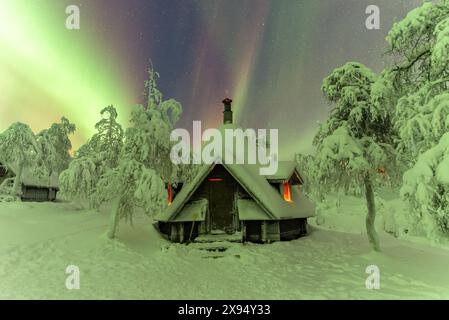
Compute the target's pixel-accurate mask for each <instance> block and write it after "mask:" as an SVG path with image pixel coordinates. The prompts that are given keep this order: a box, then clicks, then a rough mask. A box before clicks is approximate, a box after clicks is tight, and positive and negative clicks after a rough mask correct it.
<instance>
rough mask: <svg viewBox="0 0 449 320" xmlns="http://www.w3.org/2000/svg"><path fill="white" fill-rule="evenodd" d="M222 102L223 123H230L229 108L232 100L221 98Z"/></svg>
mask: <svg viewBox="0 0 449 320" xmlns="http://www.w3.org/2000/svg"><path fill="white" fill-rule="evenodd" d="M222 103H223V104H224V111H223V123H224V124H227V123H232V110H231V103H232V100H231V99H229V98H225V99H223V101H222Z"/></svg>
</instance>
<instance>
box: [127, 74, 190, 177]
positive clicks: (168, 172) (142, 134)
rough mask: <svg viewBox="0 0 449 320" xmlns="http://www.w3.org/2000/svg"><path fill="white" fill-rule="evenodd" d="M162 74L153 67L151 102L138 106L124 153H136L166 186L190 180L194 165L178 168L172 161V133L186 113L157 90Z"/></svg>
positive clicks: (148, 88) (149, 82) (147, 85)
mask: <svg viewBox="0 0 449 320" xmlns="http://www.w3.org/2000/svg"><path fill="white" fill-rule="evenodd" d="M158 78H159V74H158V73H157V72H156V71H155V70H154V69H153V68H152V67H150V68H149V70H148V80H147V81H146V82H145V88H146V98H147V103H146V105H145V106H143V105H137V106H136V107H135V108H134V110H133V111H132V114H131V125H132V126H131V127H130V128H128V129H127V131H126V139H127V141H128V142H127V143H126V144H125V146H124V149H123V153H124V154H134V155H135V159H136V161H138V162H140V163H142V164H144V165H145V166H146V167H147V168H151V169H153V170H155V171H156V172H157V173H158V174H159V175H160V176H161V178H162V180H163V181H164V182H165V183H177V182H180V181H179V180H181V181H183V180H188V178H189V177H190V176H191V175H192V171H193V168H191V166H185V167H183V168H180V166H183V165H179V166H178V165H175V164H173V163H172V162H171V160H170V151H171V148H172V146H173V144H174V143H173V142H171V141H170V133H171V131H172V130H173V129H174V128H175V125H176V123H177V122H178V120H179V118H180V117H181V114H182V106H181V104H180V103H179V102H177V101H176V100H174V99H168V100H164V99H163V95H162V93H161V92H160V91H159V89H158V87H157V79H158Z"/></svg>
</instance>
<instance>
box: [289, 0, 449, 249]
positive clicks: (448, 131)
mask: <svg viewBox="0 0 449 320" xmlns="http://www.w3.org/2000/svg"><path fill="white" fill-rule="evenodd" d="M386 41H387V54H386V55H385V63H386V65H387V66H388V67H387V68H385V69H384V70H383V71H382V72H380V73H379V74H376V73H374V72H373V71H372V70H370V69H369V68H368V67H366V66H364V65H362V64H360V63H357V62H348V63H346V64H345V65H344V66H342V67H339V68H337V69H335V70H334V71H332V73H331V74H330V75H329V76H328V77H327V78H325V79H324V81H323V85H322V92H323V94H324V97H325V98H326V100H327V101H328V102H329V103H330V104H331V106H332V109H331V112H330V116H329V119H328V120H327V121H326V122H325V123H323V124H321V126H320V129H319V132H318V133H317V134H316V136H315V139H314V146H315V151H316V152H315V153H314V154H312V155H307V156H306V155H298V157H297V160H298V162H299V165H300V166H301V167H302V168H303V170H302V171H303V172H304V174H305V175H306V176H307V180H308V183H309V185H308V186H307V192H308V194H309V196H310V197H312V198H313V199H314V200H315V201H317V202H321V201H323V198H324V197H325V194H326V193H328V192H338V193H346V194H353V195H354V194H358V195H360V194H363V195H364V196H365V198H366V206H367V216H366V228H367V233H368V238H369V241H370V243H371V244H372V246H373V248H374V249H375V250H380V244H379V241H378V238H377V234H376V230H375V228H374V219H375V216H376V201H375V198H376V196H375V194H376V193H377V190H379V188H381V187H382V186H388V187H390V188H392V189H394V190H397V191H399V192H400V195H401V197H402V200H403V201H404V202H405V203H406V204H407V206H408V210H407V211H406V212H407V214H406V217H405V221H406V224H407V226H403V227H404V229H405V230H407V232H409V233H411V234H415V235H421V236H427V237H429V238H433V237H435V236H440V235H443V236H446V237H447V235H448V234H449V93H448V86H449V65H448V64H449V1H443V2H441V3H438V4H435V3H430V2H425V3H424V4H423V5H422V6H421V7H418V8H416V9H414V10H412V11H411V12H410V13H409V14H408V15H407V16H406V17H405V18H404V19H403V20H402V21H400V22H397V23H395V24H394V25H393V27H392V29H391V30H390V32H389V33H388V36H387V38H386Z"/></svg>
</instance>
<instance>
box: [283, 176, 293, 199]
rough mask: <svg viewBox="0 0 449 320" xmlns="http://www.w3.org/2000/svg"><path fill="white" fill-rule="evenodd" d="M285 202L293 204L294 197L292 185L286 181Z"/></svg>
mask: <svg viewBox="0 0 449 320" xmlns="http://www.w3.org/2000/svg"><path fill="white" fill-rule="evenodd" d="M283 186H284V188H283V189H284V200H285V201H287V202H292V195H291V193H290V183H289V182H288V181H285V182H284V184H283Z"/></svg>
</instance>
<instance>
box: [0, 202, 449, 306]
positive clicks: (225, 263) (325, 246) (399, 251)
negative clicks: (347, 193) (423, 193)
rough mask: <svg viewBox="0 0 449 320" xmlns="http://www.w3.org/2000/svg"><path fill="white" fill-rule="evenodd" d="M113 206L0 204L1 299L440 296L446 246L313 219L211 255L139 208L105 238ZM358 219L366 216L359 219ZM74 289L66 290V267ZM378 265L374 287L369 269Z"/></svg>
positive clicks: (448, 283)
mask: <svg viewBox="0 0 449 320" xmlns="http://www.w3.org/2000/svg"><path fill="white" fill-rule="evenodd" d="M109 214H110V210H109V209H108V208H105V209H104V210H103V211H102V212H101V213H96V212H94V211H88V210H78V209H74V208H73V207H71V206H67V204H66V203H21V202H17V203H1V204H0V299H307V298H309V299H396V298H399V299H414V298H415V299H416V298H424V299H441V298H446V299H447V298H449V275H448V274H447V272H446V271H447V266H448V265H449V251H447V250H443V249H441V248H435V247H430V246H428V245H424V244H416V243H412V242H408V241H404V240H398V239H396V238H394V237H392V236H390V235H388V234H385V233H382V234H381V244H382V249H383V252H382V253H371V250H370V247H369V244H368V241H367V240H366V235H365V234H362V233H360V234H356V233H349V232H337V231H332V230H326V229H322V228H317V227H313V226H311V228H310V235H308V236H307V237H303V238H301V239H298V240H295V241H290V242H276V243H273V244H267V245H256V244H231V245H230V246H229V248H228V249H227V250H226V251H224V252H223V253H222V254H220V255H217V256H219V257H217V258H213V257H212V258H211V257H209V258H205V256H204V252H202V251H201V250H199V249H198V248H196V247H195V246H192V245H181V244H172V243H170V242H168V241H166V240H165V239H163V238H162V237H161V235H160V234H159V233H158V232H157V230H156V229H155V228H154V227H153V225H152V221H150V220H149V219H148V218H146V217H145V216H144V215H143V214H142V215H139V216H138V217H136V219H135V221H134V227H131V226H129V225H126V224H121V225H120V228H119V230H118V233H117V240H109V239H107V238H106V235H105V233H106V230H107V224H108V222H109ZM362 220H363V219H362ZM69 265H74V266H77V267H78V268H79V271H80V289H79V290H77V289H74V290H69V289H67V287H66V280H67V277H68V276H69V274H66V272H65V271H66V268H67V267H68V266H69ZM370 265H376V266H378V267H379V270H380V273H381V278H380V279H381V282H380V289H379V290H369V289H367V288H366V285H365V281H366V279H367V277H368V274H366V268H367V267H368V266H370Z"/></svg>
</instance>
